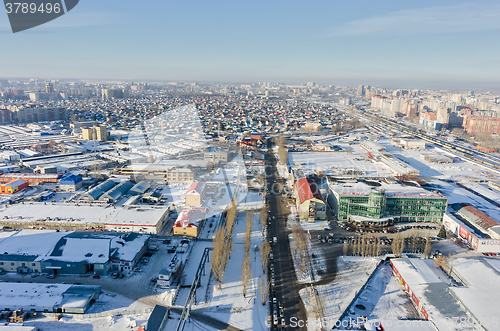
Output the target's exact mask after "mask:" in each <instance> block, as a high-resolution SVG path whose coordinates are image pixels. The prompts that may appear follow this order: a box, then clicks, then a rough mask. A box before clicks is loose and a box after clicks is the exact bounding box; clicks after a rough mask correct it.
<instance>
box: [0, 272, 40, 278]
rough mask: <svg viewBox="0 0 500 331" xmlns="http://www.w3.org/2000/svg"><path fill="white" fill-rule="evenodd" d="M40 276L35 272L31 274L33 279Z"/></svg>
mask: <svg viewBox="0 0 500 331" xmlns="http://www.w3.org/2000/svg"><path fill="white" fill-rule="evenodd" d="M2 271H4V270H2ZM38 276H40V274H39V273H37V272H34V273H32V274H31V278H35V277H38Z"/></svg>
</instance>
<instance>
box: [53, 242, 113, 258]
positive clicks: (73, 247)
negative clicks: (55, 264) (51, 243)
mask: <svg viewBox="0 0 500 331" xmlns="http://www.w3.org/2000/svg"><path fill="white" fill-rule="evenodd" d="M109 245H110V239H101V238H99V239H98V238H63V239H62V240H60V241H59V243H58V245H56V246H55V247H54V249H53V250H52V252H51V253H50V254H49V255H47V256H46V257H45V259H50V260H58V261H65V262H80V261H87V263H92V264H94V263H101V264H102V263H106V262H107V261H108V259H109Z"/></svg>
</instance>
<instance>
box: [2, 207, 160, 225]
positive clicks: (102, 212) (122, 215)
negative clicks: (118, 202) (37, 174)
mask: <svg viewBox="0 0 500 331" xmlns="http://www.w3.org/2000/svg"><path fill="white" fill-rule="evenodd" d="M166 212H168V207H155V206H125V207H121V206H109V205H107V206H106V205H90V204H80V205H76V204H69V203H47V204H45V203H43V202H40V203H36V202H33V203H30V204H29V205H27V204H24V205H23V204H13V205H9V206H8V207H3V208H2V207H0V221H1V220H2V219H4V218H5V217H7V218H8V219H16V221H26V222H33V221H38V220H40V221H42V220H44V219H45V218H46V217H50V218H51V219H50V221H51V222H83V223H102V224H103V225H120V224H128V225H129V224H130V223H132V224H134V225H149V226H153V225H156V224H157V223H158V220H159V219H160V218H162V217H163V215H164V214H165V213H166ZM56 218H57V219H56Z"/></svg>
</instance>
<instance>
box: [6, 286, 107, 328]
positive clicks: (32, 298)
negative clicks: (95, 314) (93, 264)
mask: <svg viewBox="0 0 500 331" xmlns="http://www.w3.org/2000/svg"><path fill="white" fill-rule="evenodd" d="M100 294H101V286H99V285H68V284H42V283H0V310H10V311H15V310H17V309H23V310H24V311H25V312H42V313H47V312H48V313H80V314H83V313H85V312H86V311H87V310H88V309H89V308H90V306H91V305H92V304H93V303H94V302H95V301H96V300H97V299H99V295H100ZM15 325H16V324H11V325H9V326H8V329H9V330H14V331H15V330H17V328H16V327H15Z"/></svg>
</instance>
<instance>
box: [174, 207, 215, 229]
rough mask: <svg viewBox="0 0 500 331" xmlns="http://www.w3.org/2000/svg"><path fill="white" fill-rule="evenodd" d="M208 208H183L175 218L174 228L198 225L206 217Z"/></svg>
mask: <svg viewBox="0 0 500 331" xmlns="http://www.w3.org/2000/svg"><path fill="white" fill-rule="evenodd" d="M206 212H207V208H203V207H199V208H193V209H188V210H183V211H181V213H180V214H179V216H178V217H177V219H176V220H175V223H174V225H173V227H174V228H193V227H198V226H199V224H200V222H201V221H203V220H204V219H205V213H206Z"/></svg>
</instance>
